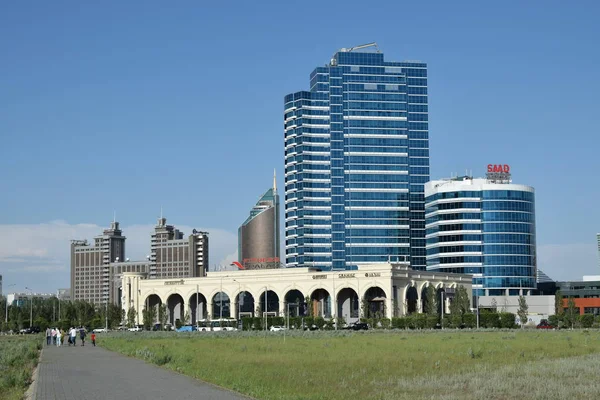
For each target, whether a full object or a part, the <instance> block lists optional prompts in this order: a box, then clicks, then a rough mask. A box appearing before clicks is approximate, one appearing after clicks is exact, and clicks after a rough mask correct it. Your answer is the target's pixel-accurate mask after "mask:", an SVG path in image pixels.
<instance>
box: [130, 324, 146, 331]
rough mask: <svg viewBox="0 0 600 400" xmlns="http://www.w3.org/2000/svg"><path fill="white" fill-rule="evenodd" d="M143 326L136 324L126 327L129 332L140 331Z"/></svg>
mask: <svg viewBox="0 0 600 400" xmlns="http://www.w3.org/2000/svg"><path fill="white" fill-rule="evenodd" d="M143 330H144V328H143V327H142V326H141V325H137V326H134V327H131V328H129V329H128V331H129V332H141V331H143Z"/></svg>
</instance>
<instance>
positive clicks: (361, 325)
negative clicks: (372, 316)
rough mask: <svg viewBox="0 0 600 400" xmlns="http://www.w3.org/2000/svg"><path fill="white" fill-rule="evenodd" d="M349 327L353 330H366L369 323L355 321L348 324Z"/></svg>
mask: <svg viewBox="0 0 600 400" xmlns="http://www.w3.org/2000/svg"><path fill="white" fill-rule="evenodd" d="M350 329H352V330H354V331H367V330H369V324H367V323H365V322H355V323H353V324H352V325H351V326H350Z"/></svg>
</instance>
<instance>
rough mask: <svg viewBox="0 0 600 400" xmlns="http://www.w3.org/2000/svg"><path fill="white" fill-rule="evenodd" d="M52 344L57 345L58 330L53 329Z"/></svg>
mask: <svg viewBox="0 0 600 400" xmlns="http://www.w3.org/2000/svg"><path fill="white" fill-rule="evenodd" d="M52 344H53V345H56V329H55V328H52Z"/></svg>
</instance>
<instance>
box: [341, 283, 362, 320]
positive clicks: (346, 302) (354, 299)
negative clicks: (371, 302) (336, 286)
mask: <svg viewBox="0 0 600 400" xmlns="http://www.w3.org/2000/svg"><path fill="white" fill-rule="evenodd" d="M359 310H360V302H359V301H358V294H357V293H356V292H355V291H354V289H351V288H344V289H342V290H340V291H339V292H338V294H337V311H336V314H337V317H338V318H340V317H342V318H344V320H345V321H346V323H347V324H349V323H351V322H356V321H358V318H359Z"/></svg>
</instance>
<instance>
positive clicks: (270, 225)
mask: <svg viewBox="0 0 600 400" xmlns="http://www.w3.org/2000/svg"><path fill="white" fill-rule="evenodd" d="M238 257H239V262H240V263H241V264H242V265H243V266H244V268H245V269H265V268H279V267H280V264H281V261H280V234H279V194H278V193H277V184H276V181H275V176H274V175H273V187H272V188H271V189H269V190H267V191H266V192H265V194H263V195H262V196H261V198H260V199H259V200H258V202H257V203H256V205H255V206H254V207H253V208H252V210H250V216H249V217H248V218H247V219H246V221H244V223H243V224H242V225H241V226H240V227H239V229H238Z"/></svg>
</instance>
